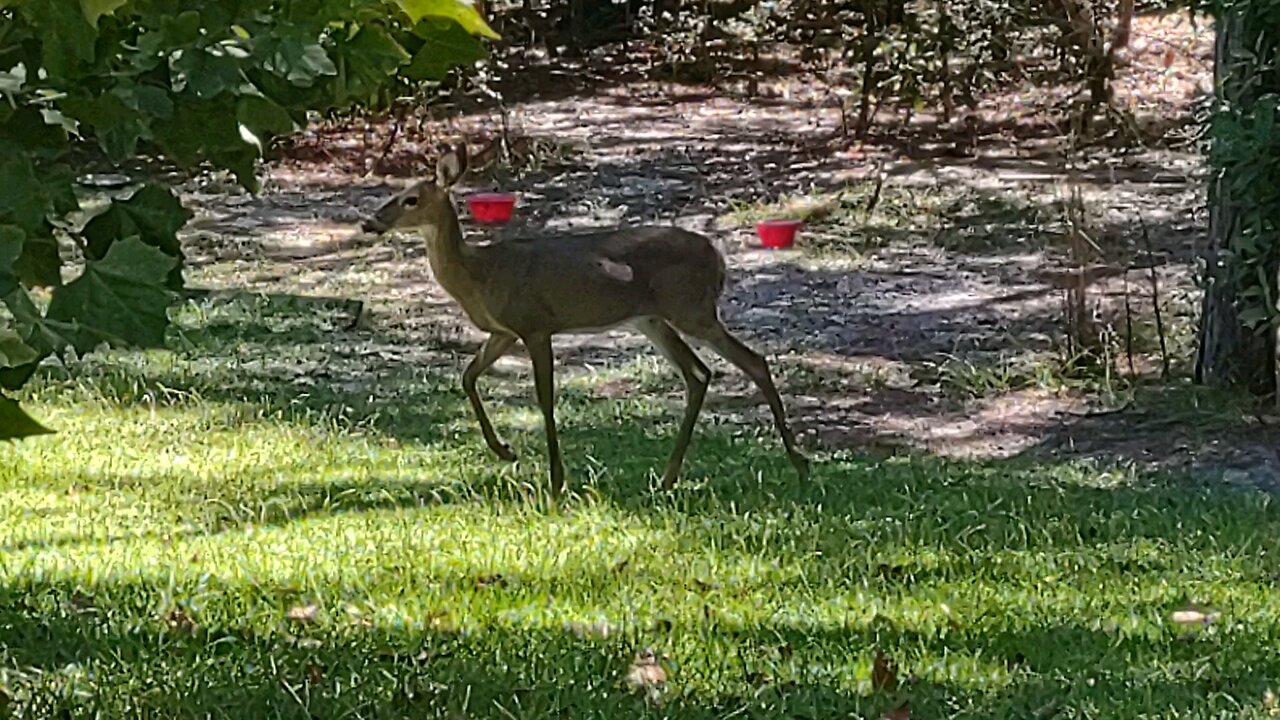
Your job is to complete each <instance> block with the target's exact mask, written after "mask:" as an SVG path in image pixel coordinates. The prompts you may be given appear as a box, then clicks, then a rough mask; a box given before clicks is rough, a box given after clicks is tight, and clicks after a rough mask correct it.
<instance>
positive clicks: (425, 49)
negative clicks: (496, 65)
mask: <svg viewBox="0 0 1280 720" xmlns="http://www.w3.org/2000/svg"><path fill="white" fill-rule="evenodd" d="M413 34H414V35H417V36H418V37H420V38H422V39H423V40H426V44H425V45H423V46H422V48H421V49H420V50H418V52H417V54H415V55H414V56H413V61H412V62H411V63H409V67H407V68H405V71H404V74H405V76H406V77H408V78H409V79H410V80H443V79H444V78H445V76H446V75H447V74H448V73H449V69H450V68H453V67H455V66H457V65H465V64H470V63H474V62H476V61H477V60H483V59H484V58H485V55H486V53H485V50H484V46H483V45H481V44H480V42H479V41H478V40H476V39H475V37H473V36H472V35H471V34H470V33H468V32H467V31H466V29H465V28H463V27H462V26H461V25H459V24H458V23H456V22H452V21H449V20H444V19H440V18H433V17H429V18H427V19H425V20H423V21H422V22H421V23H418V25H417V27H415V28H414V29H413Z"/></svg>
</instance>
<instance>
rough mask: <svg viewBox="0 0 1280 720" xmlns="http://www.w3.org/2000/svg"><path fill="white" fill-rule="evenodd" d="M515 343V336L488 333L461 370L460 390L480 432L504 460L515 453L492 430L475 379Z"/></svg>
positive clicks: (495, 452) (511, 459)
mask: <svg viewBox="0 0 1280 720" xmlns="http://www.w3.org/2000/svg"><path fill="white" fill-rule="evenodd" d="M515 344H516V339H515V337H513V336H511V335H500V334H497V333H495V334H493V335H490V336H489V338H488V339H487V340H485V341H484V345H483V346H482V347H481V348H480V352H478V353H476V356H475V357H474V358H472V359H471V362H470V363H467V368H466V369H465V370H463V371H462V390H463V391H464V392H465V393H466V394H467V399H468V400H470V401H471V409H472V410H474V411H475V414H476V419H477V420H479V421H480V432H481V434H483V435H484V441H485V443H486V444H487V445H488V446H489V449H491V450H493V452H494V454H496V455H497V456H498V457H500V458H502V459H503V460H506V461H507V462H515V459H516V454H515V452H514V451H513V450H512V449H511V446H510V445H508V444H507V443H505V442H503V441H502V440H501V439H500V438H499V437H498V434H497V433H496V432H494V430H493V423H491V422H489V414H488V413H486V412H485V411H484V403H482V402H481V401H480V392H479V391H478V390H477V389H476V381H477V380H479V379H480V376H481V375H483V374H484V372H485V371H486V370H488V369H489V368H491V367H493V364H494V363H496V362H498V359H499V358H501V357H502V356H503V355H506V354H507V351H509V350H510V349H511V346H512V345H515Z"/></svg>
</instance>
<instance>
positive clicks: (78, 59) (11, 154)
mask: <svg viewBox="0 0 1280 720" xmlns="http://www.w3.org/2000/svg"><path fill="white" fill-rule="evenodd" d="M477 35H478V36H484V37H490V38H492V37H496V36H495V35H494V33H493V31H492V30H491V29H489V27H488V25H487V24H486V23H485V21H484V20H483V19H482V18H481V17H480V15H479V14H478V13H477V12H476V11H475V10H474V9H473V8H472V6H471V5H469V4H465V3H462V2H460V0H283V1H281V0H244V1H242V2H236V3H228V2H223V1H222V0H203V1H201V2H189V1H186V0H0V96H2V99H3V101H0V299H2V300H3V305H4V307H5V308H6V309H7V313H0V392H2V391H4V390H8V391H12V390H14V389H16V388H18V387H19V386H21V385H22V384H23V383H24V382H25V381H26V380H27V379H28V378H29V377H30V376H31V374H32V373H33V372H34V370H35V367H36V366H37V364H38V363H39V362H40V361H41V360H42V359H44V358H46V357H49V356H51V355H63V354H65V352H67V351H68V350H69V349H74V351H75V352H77V353H80V354H83V353H85V352H89V351H91V350H93V349H95V348H96V347H98V346H99V345H101V344H102V343H108V344H113V345H119V344H129V345H140V346H149V345H157V344H159V343H160V342H162V341H163V339H164V334H165V328H166V326H167V324H168V317H167V312H166V308H167V306H168V305H169V302H170V300H171V299H172V297H173V296H174V293H175V291H177V290H179V289H180V288H181V283H182V274H181V262H182V251H181V247H180V246H179V243H178V235H177V233H178V231H179V230H180V229H181V228H182V226H183V224H184V223H185V222H186V221H187V220H188V219H189V218H190V216H191V215H190V213H189V212H188V211H187V210H185V209H184V208H183V207H182V204H181V202H180V201H179V200H178V198H177V196H176V195H175V194H174V192H173V191H172V190H170V189H168V188H166V187H164V186H163V185H161V184H159V183H157V182H146V183H143V184H141V186H140V187H138V186H136V185H135V186H134V187H132V188H130V189H128V190H126V191H124V192H121V193H117V194H115V195H114V196H113V197H111V198H110V199H109V202H108V203H107V204H106V205H105V207H103V208H97V209H95V207H94V204H93V203H91V202H90V198H88V197H82V194H83V193H81V192H78V190H77V176H78V175H79V174H80V173H79V171H80V170H81V169H82V167H83V163H84V162H85V157H86V154H85V150H86V148H87V147H91V148H93V149H94V150H95V151H96V152H98V153H100V154H101V155H102V156H104V157H105V158H106V160H108V161H109V162H111V163H114V164H117V165H123V164H126V163H130V162H132V161H134V160H135V159H136V158H140V157H141V158H156V159H162V160H167V161H172V162H174V163H176V164H178V165H179V166H181V167H183V168H197V167H210V168H214V169H222V170H228V171H230V172H231V173H233V174H234V176H235V178H236V179H237V180H238V181H239V183H240V184H241V185H243V186H244V187H245V188H247V189H250V190H253V189H256V187H257V181H256V178H255V175H254V173H255V163H256V161H257V160H258V159H259V158H260V157H261V156H262V153H263V151H264V148H265V147H266V146H267V145H268V144H269V143H270V142H271V140H272V139H273V138H275V137H278V136H282V135H287V134H289V133H292V132H293V131H295V130H296V129H298V128H299V127H301V126H303V125H304V124H306V123H307V121H308V118H309V117H310V116H311V115H312V114H314V113H317V112H325V111H328V110H331V109H334V108H343V107H347V106H350V105H352V104H357V103H359V104H366V105H377V104H381V103H385V101H386V100H387V99H388V98H389V97H390V96H391V95H392V94H393V93H395V92H397V91H398V90H399V89H400V88H402V86H404V85H406V84H408V83H415V82H423V81H438V80H441V79H442V78H443V77H444V76H445V74H446V73H448V72H449V71H450V69H451V68H452V67H453V66H455V65H457V64H458V63H469V62H472V61H474V60H476V59H478V58H481V57H482V56H483V54H484V49H483V47H482V46H481V45H480V42H479V41H478V40H477V39H476V36H477ZM77 270H78V274H76V271H77ZM71 274H74V275H75V277H73V278H72V277H68V276H69V275H71ZM33 427H38V425H35V424H34V423H32V422H31V421H30V419H29V418H27V417H26V416H25V415H24V414H22V411H21V410H20V409H18V408H17V407H16V406H15V405H13V404H12V403H11V402H9V401H8V400H5V401H3V403H2V404H0V440H4V439H10V438H14V437H21V436H23V435H27V434H30V430H31V429H32V428H33Z"/></svg>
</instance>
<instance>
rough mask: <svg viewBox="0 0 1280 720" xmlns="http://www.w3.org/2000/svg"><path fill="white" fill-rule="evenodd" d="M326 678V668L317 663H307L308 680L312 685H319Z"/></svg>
mask: <svg viewBox="0 0 1280 720" xmlns="http://www.w3.org/2000/svg"><path fill="white" fill-rule="evenodd" d="M323 680H324V668H323V667H321V666H319V665H316V664H315V663H308V664H307V681H308V682H310V683H311V684H312V685H319V684H320V682H321V681H323Z"/></svg>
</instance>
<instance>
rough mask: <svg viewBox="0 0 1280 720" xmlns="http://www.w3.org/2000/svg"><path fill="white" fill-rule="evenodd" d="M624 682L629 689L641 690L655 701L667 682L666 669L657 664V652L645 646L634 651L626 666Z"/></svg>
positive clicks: (649, 698)
mask: <svg viewBox="0 0 1280 720" xmlns="http://www.w3.org/2000/svg"><path fill="white" fill-rule="evenodd" d="M626 683H627V687H628V688H630V689H631V690H633V691H643V692H644V694H645V698H646V699H648V700H650V701H656V700H658V697H659V695H660V694H661V692H662V687H663V686H664V685H666V683H667V671H666V670H663V669H662V665H661V664H659V662H658V656H657V654H655V653H654V652H653V650H651V649H648V648H646V649H644V650H641V651H640V652H638V653H636V658H635V660H634V661H632V663H631V667H629V668H627V676H626Z"/></svg>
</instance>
